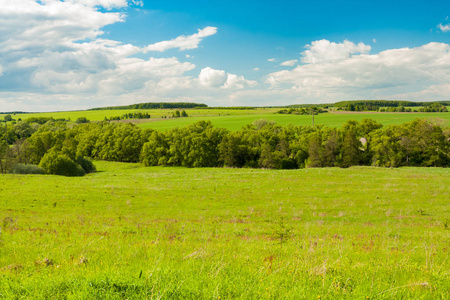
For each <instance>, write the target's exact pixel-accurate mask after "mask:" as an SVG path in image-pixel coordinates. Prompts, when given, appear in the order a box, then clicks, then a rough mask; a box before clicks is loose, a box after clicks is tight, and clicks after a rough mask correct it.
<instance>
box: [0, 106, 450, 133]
mask: <svg viewBox="0 0 450 300" xmlns="http://www.w3.org/2000/svg"><path fill="white" fill-rule="evenodd" d="M278 110H279V108H256V109H246V110H234V109H214V108H211V109H186V112H187V113H188V115H189V117H188V118H169V117H170V116H171V115H172V113H173V112H174V111H175V109H149V110H134V109H129V110H128V109H127V110H88V111H69V112H48V113H29V114H16V115H14V116H13V117H14V118H15V119H19V118H21V119H22V120H26V119H28V118H32V117H53V118H55V119H60V118H64V119H70V120H71V121H72V122H73V121H75V120H76V119H77V118H80V117H86V118H87V119H88V120H90V121H102V120H104V119H105V117H106V118H111V117H115V116H122V115H123V114H126V113H135V112H145V113H149V114H150V115H151V118H150V119H143V120H135V121H134V122H135V123H136V125H137V126H139V127H141V128H151V129H155V130H167V129H171V128H175V127H182V126H186V125H189V124H193V123H195V122H197V121H200V120H210V121H211V122H212V124H213V125H214V126H216V127H219V128H226V129H228V130H232V131H236V130H239V129H240V128H241V127H242V126H244V125H246V124H251V123H253V122H254V121H255V120H258V119H267V120H270V121H274V122H276V123H277V124H279V125H282V126H285V125H288V124H293V125H311V124H312V117H311V116H308V115H285V114H276V112H277V111H278ZM3 116H4V115H1V114H0V118H3ZM163 117H167V118H163ZM416 118H419V119H424V118H427V119H432V120H433V119H441V121H444V122H446V123H447V124H448V123H449V121H450V114H449V113H370V112H365V113H364V112H361V113H352V112H341V113H334V112H330V113H325V114H319V115H316V116H314V121H315V124H316V125H325V126H329V127H340V126H341V125H342V124H344V123H345V122H346V121H348V120H356V121H361V120H363V119H373V120H375V121H377V122H379V123H381V124H383V125H389V124H402V123H405V122H409V121H412V120H414V119H416Z"/></svg>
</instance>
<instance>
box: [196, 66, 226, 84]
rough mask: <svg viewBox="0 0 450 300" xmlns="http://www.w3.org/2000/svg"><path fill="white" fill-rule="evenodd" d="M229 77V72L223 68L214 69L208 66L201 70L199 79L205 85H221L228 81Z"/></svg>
mask: <svg viewBox="0 0 450 300" xmlns="http://www.w3.org/2000/svg"><path fill="white" fill-rule="evenodd" d="M227 77H228V75H227V73H226V72H225V71H223V70H214V69H212V68H210V67H206V68H204V69H202V70H201V71H200V75H199V76H198V79H199V80H200V84H201V85H203V86H208V87H219V86H223V85H224V84H225V82H227Z"/></svg>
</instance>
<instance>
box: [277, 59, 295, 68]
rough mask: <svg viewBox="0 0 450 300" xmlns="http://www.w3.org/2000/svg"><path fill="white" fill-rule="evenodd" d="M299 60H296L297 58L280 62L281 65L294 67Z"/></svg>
mask: <svg viewBox="0 0 450 300" xmlns="http://www.w3.org/2000/svg"><path fill="white" fill-rule="evenodd" d="M297 62H298V60H296V59H292V60H287V61H284V62H282V63H281V64H280V66H287V67H292V66H294V65H295V64H296V63H297Z"/></svg>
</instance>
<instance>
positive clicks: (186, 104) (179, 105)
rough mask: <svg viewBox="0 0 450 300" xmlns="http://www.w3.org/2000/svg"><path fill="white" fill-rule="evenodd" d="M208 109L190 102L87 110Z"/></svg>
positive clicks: (140, 104)
mask: <svg viewBox="0 0 450 300" xmlns="http://www.w3.org/2000/svg"><path fill="white" fill-rule="evenodd" d="M202 107H205V108H206V107H208V106H207V105H206V104H203V103H191V102H149V103H138V104H131V105H123V106H108V107H97V108H91V109H88V110H111V109H164V108H172V109H173V108H178V109H183V108H202Z"/></svg>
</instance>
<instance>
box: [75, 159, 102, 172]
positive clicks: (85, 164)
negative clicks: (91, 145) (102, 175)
mask: <svg viewBox="0 0 450 300" xmlns="http://www.w3.org/2000/svg"><path fill="white" fill-rule="evenodd" d="M76 163H77V164H79V165H80V166H81V167H82V168H83V170H84V172H86V174H88V173H94V172H95V171H97V169H96V168H95V165H94V164H93V163H92V161H90V160H89V159H87V158H86V157H84V156H78V157H77V160H76Z"/></svg>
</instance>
